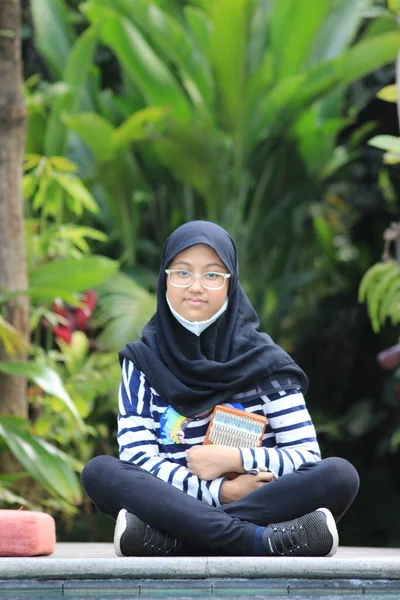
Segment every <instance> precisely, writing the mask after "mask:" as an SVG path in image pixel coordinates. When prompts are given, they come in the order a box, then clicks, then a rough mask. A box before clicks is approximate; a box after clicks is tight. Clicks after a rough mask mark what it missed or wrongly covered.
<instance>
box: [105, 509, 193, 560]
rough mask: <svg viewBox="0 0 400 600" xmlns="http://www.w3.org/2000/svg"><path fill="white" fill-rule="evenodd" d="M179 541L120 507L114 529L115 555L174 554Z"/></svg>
mask: <svg viewBox="0 0 400 600" xmlns="http://www.w3.org/2000/svg"><path fill="white" fill-rule="evenodd" d="M181 546H182V544H181V542H179V541H178V540H177V539H176V538H172V537H170V536H168V535H167V534H165V533H161V531H158V530H157V529H154V528H153V527H150V525H147V523H145V522H144V521H142V520H141V519H139V517H137V516H136V515H134V514H133V513H130V512H128V511H127V510H125V509H122V510H120V511H119V513H118V517H117V521H116V524H115V530H114V550H115V553H116V554H117V556H176V555H177V554H178V553H179V550H180V549H181Z"/></svg>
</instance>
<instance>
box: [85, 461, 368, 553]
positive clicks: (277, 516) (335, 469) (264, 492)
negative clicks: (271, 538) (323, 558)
mask: <svg viewBox="0 0 400 600" xmlns="http://www.w3.org/2000/svg"><path fill="white" fill-rule="evenodd" d="M81 477H82V485H83V487H84V489H85V491H86V493H87V494H88V496H89V497H90V498H91V499H92V501H93V502H94V503H95V504H96V506H97V508H98V509H99V510H100V511H102V512H104V513H106V514H108V515H110V516H111V517H113V518H114V519H115V518H116V517H117V514H118V512H119V511H120V510H121V509H122V508H125V509H126V510H127V511H128V512H131V513H134V514H135V515H137V516H138V517H139V518H140V519H142V520H143V521H145V522H146V523H148V524H149V525H151V526H152V527H155V528H157V529H159V530H160V531H163V532H164V533H167V534H169V535H171V536H173V537H177V538H179V539H180V540H181V541H182V542H183V543H184V544H185V547H187V548H188V552H187V553H188V554H199V555H201V554H210V555H216V554H225V555H232V556H251V555H255V554H257V553H258V552H257V551H256V547H257V546H256V544H255V539H256V531H257V530H258V531H257V539H259V534H260V530H259V527H260V526H261V527H265V526H266V525H269V524H270V523H280V522H282V521H288V520H290V519H294V518H296V517H300V516H301V515H304V514H306V513H309V512H312V511H314V510H316V509H317V508H322V507H324V508H328V509H329V510H330V511H331V512H332V513H333V516H334V517H335V519H336V521H339V519H340V518H341V517H342V516H343V514H344V513H345V512H346V510H347V509H348V507H349V506H350V504H351V503H352V502H353V500H354V498H355V496H356V494H357V491H358V487H359V478H358V474H357V471H356V470H355V468H354V467H353V466H352V465H351V464H350V463H349V462H347V461H346V460H344V459H342V458H327V459H325V460H322V461H321V462H317V463H304V464H303V465H301V467H300V468H299V469H298V470H297V471H294V472H293V473H289V474H288V475H285V476H283V477H280V478H279V479H276V480H274V481H271V482H270V483H267V484H265V485H263V486H261V487H259V488H257V489H256V490H254V491H253V492H251V493H250V494H248V495H247V496H244V497H243V498H241V499H240V500H237V501H236V502H232V503H231V504H225V505H223V506H222V507H221V508H214V507H212V506H209V505H208V504H206V503H204V502H201V501H199V500H197V499H196V498H192V497H191V496H188V495H187V494H185V493H184V492H181V491H180V490H178V489H177V488H174V487H173V486H172V485H170V484H169V483H165V482H164V481H162V480H161V479H158V478H157V477H155V476H154V475H151V474H150V473H148V472H147V471H144V470H143V469H141V468H140V467H136V466H135V465H132V464H130V463H128V462H124V461H121V460H119V459H117V458H113V457H111V456H97V457H95V458H93V459H92V460H91V461H90V462H89V463H88V464H87V465H86V466H85V468H84V469H83V471H82V476H81Z"/></svg>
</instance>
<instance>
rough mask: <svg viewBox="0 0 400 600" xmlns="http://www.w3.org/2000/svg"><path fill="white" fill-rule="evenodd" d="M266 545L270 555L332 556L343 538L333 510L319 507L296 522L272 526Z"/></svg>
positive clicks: (268, 532) (269, 527)
mask: <svg viewBox="0 0 400 600" xmlns="http://www.w3.org/2000/svg"><path fill="white" fill-rule="evenodd" d="M262 544H263V547H264V552H265V554H266V555H267V556H332V555H333V554H335V552H336V550H337V547H338V544H339V537H338V532H337V529H336V523H335V519H334V518H333V515H332V513H331V512H330V511H329V510H328V509H327V508H319V509H318V510H316V511H315V512H312V513H309V514H307V515H304V516H302V517H299V518H298V519H293V521H287V522H286V523H273V524H271V525H268V526H267V527H266V528H265V531H264V532H263V534H262Z"/></svg>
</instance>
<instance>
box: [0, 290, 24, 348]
mask: <svg viewBox="0 0 400 600" xmlns="http://www.w3.org/2000/svg"><path fill="white" fill-rule="evenodd" d="M0 301H1V299H0ZM0 342H1V343H2V345H3V346H4V350H5V352H6V354H8V355H9V356H11V355H14V354H16V353H17V352H19V351H22V350H26V348H27V343H26V342H25V340H24V339H23V338H22V336H21V334H20V332H19V331H18V330H17V329H15V327H13V326H12V325H11V323H9V322H8V321H6V320H5V319H4V318H3V317H2V316H1V315H0Z"/></svg>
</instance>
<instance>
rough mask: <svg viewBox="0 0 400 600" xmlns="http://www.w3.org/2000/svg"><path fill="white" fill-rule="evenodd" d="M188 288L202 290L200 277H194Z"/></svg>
mask: <svg viewBox="0 0 400 600" xmlns="http://www.w3.org/2000/svg"><path fill="white" fill-rule="evenodd" d="M189 289H190V290H195V291H197V292H198V291H200V292H202V291H203V290H204V288H203V286H202V283H201V279H200V277H194V278H193V281H192V283H191V284H190V286H189Z"/></svg>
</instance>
